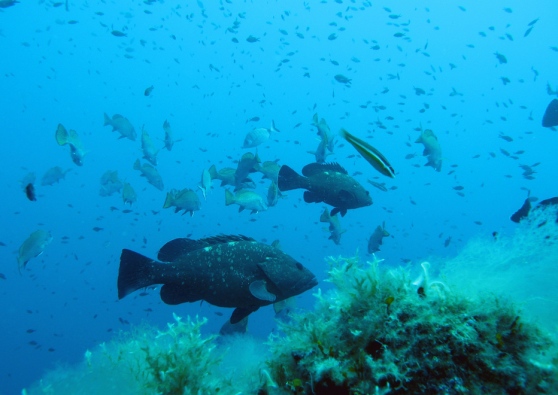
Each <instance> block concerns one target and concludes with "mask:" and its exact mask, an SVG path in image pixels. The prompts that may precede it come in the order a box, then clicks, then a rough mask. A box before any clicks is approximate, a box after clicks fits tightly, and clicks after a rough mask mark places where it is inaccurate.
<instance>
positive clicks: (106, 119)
mask: <svg viewBox="0 0 558 395" xmlns="http://www.w3.org/2000/svg"><path fill="white" fill-rule="evenodd" d="M104 116H105V123H104V125H103V126H107V125H112V119H110V117H109V116H108V115H107V113H106V112H105V113H104Z"/></svg>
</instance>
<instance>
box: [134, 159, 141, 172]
mask: <svg viewBox="0 0 558 395" xmlns="http://www.w3.org/2000/svg"><path fill="white" fill-rule="evenodd" d="M134 170H141V163H140V161H139V159H136V161H135V162H134Z"/></svg>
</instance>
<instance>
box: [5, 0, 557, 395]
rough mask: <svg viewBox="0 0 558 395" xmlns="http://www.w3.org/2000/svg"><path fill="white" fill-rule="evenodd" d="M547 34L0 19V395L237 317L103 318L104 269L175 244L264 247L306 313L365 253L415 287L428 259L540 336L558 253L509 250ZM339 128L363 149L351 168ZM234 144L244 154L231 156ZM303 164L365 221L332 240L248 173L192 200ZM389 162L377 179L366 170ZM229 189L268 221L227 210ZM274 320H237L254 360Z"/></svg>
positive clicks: (441, 5) (468, 15)
mask: <svg viewBox="0 0 558 395" xmlns="http://www.w3.org/2000/svg"><path fill="white" fill-rule="evenodd" d="M556 20H558V5H555V4H552V2H551V1H548V0H534V1H529V2H525V1H518V0H510V1H503V0H496V1H483V2H479V1H466V0H463V1H454V0H449V1H442V0H434V1H430V2H420V5H419V4H418V3H417V2H410V1H398V2H390V1H383V2H378V1H359V0H354V1H349V0H335V1H334V0H323V1H291V0H288V1H257V0H253V1H239V0H215V1H208V0H206V1H201V0H197V1H180V2H178V1H170V0H167V1H163V0H159V1H156V0H150V1H147V0H146V1H95V0H94V1H81V0H66V1H60V2H57V1H51V0H40V1H37V0H33V1H27V0H21V1H19V2H17V1H11V0H0V44H1V48H2V54H3V55H2V60H1V61H0V71H1V78H2V95H0V108H2V114H3V117H2V121H3V122H2V131H3V132H2V133H3V141H4V143H3V144H1V148H0V150H1V156H2V158H3V160H2V168H1V170H0V174H1V179H2V185H3V190H4V192H3V197H2V210H1V213H2V214H1V223H2V225H3V226H2V228H1V230H0V242H1V246H0V257H1V259H0V262H1V263H0V274H1V276H0V277H1V278H0V300H1V302H0V306H1V311H2V313H1V314H0V328H2V336H0V354H1V355H2V356H3V358H1V359H0V394H2V395H4V394H16V393H20V392H21V390H22V389H23V388H26V387H27V388H29V387H30V386H31V385H32V384H33V383H35V382H37V381H38V380H40V379H41V377H43V375H44V374H45V372H47V371H50V370H52V369H54V368H56V367H58V366H66V365H70V366H71V365H74V364H77V363H80V362H81V361H83V358H84V354H85V352H86V351H87V350H90V349H94V348H95V347H98V345H99V344H101V343H104V342H109V341H111V340H112V339H114V338H115V336H116V335H117V334H118V333H120V332H122V331H124V332H128V331H131V330H132V328H133V327H135V326H138V325H142V324H149V325H151V326H154V327H161V328H164V327H166V323H167V322H171V321H173V313H176V314H177V315H179V316H182V317H186V316H191V317H194V316H196V315H197V316H199V317H207V319H208V321H207V323H206V324H205V325H204V326H203V327H202V328H201V330H202V332H203V333H205V334H214V333H218V332H219V330H220V328H221V326H222V325H223V324H224V323H225V322H226V321H227V320H228V319H229V317H230V315H231V313H232V309H228V308H221V307H216V306H213V305H210V304H208V303H200V302H195V303H184V304H180V305H176V306H169V305H166V304H164V303H163V302H162V301H161V299H160V296H159V289H160V288H159V287H157V286H153V287H147V288H145V289H143V290H140V291H136V292H135V293H132V294H130V295H128V296H127V297H126V298H124V299H122V300H118V290H117V277H118V270H119V261H120V254H121V251H122V249H130V250H134V251H137V252H139V253H141V254H143V255H146V256H148V257H151V258H156V257H157V252H158V250H159V249H160V248H161V247H162V246H163V245H164V244H165V243H166V242H168V241H170V240H173V239H176V238H186V237H188V238H192V239H201V238H207V237H210V236H217V235H244V236H247V237H251V238H254V239H255V240H257V241H259V242H264V243H266V244H271V243H272V242H273V241H275V240H278V241H279V242H280V245H281V249H282V250H283V251H284V252H285V253H287V254H288V255H290V256H292V257H293V258H294V259H296V260H297V261H298V262H300V263H302V264H303V265H304V266H305V267H306V268H308V269H309V270H311V271H312V272H313V273H314V274H315V275H316V277H317V279H318V283H319V284H318V286H317V287H315V288H314V289H312V290H310V291H307V292H304V293H303V294H301V295H299V296H298V297H297V298H296V304H297V307H296V308H300V309H303V310H304V309H311V308H312V306H313V305H314V301H315V298H313V296H312V293H315V292H317V289H318V288H320V289H323V290H327V289H328V288H331V284H330V283H328V282H324V279H326V276H327V271H328V269H329V267H328V265H327V263H326V258H327V257H328V256H345V257H349V256H351V257H352V256H355V254H357V255H358V256H360V257H361V260H362V261H366V260H371V259H372V254H371V252H374V253H375V255H376V257H377V258H379V259H383V261H382V262H381V265H384V266H385V267H390V268H397V267H399V266H403V267H405V268H406V270H409V271H410V273H411V277H412V276H418V275H419V274H420V272H421V267H420V262H422V261H423V260H426V259H429V260H431V262H432V265H433V268H432V269H433V272H434V273H436V274H437V273H444V270H445V272H446V273H447V276H448V278H450V279H453V280H454V283H459V282H462V281H466V280H464V279H466V278H473V277H474V279H475V280H472V281H474V282H475V284H477V286H478V287H485V288H490V286H491V285H497V286H496V287H495V289H494V291H495V292H496V291H497V292H498V293H501V294H503V295H504V296H509V297H511V298H515V300H516V301H518V302H519V303H527V305H526V306H531V305H529V303H533V301H543V302H541V303H535V305H536V308H532V309H530V312H531V313H532V316H531V317H530V318H532V319H533V320H535V321H536V320H540V322H541V325H543V327H544V328H545V330H548V331H550V332H555V331H556V326H555V324H554V323H553V322H554V321H555V320H554V319H553V318H552V317H556V314H558V308H557V307H556V306H558V291H556V290H555V288H556V281H557V280H558V271H556V268H555V266H556V261H557V260H558V256H556V255H552V254H554V253H555V252H556V248H555V247H552V248H550V247H549V248H550V249H545V248H546V247H545V246H544V245H542V244H541V245H539V244H537V243H538V242H539V240H542V239H544V235H543V236H541V238H539V239H533V238H528V237H526V236H525V237H521V236H517V232H518V231H521V228H518V226H520V225H518V224H516V223H514V222H512V221H510V216H511V215H512V214H513V213H514V212H516V211H517V210H518V209H519V208H520V207H521V206H522V204H523V203H524V201H525V200H526V199H527V198H530V201H532V204H533V206H535V205H536V204H537V203H536V202H537V199H539V200H543V199H548V198H551V197H554V196H557V195H558V189H557V182H556V180H557V170H558V155H556V152H557V147H558V133H557V130H556V127H555V126H554V127H543V126H542V119H543V116H544V114H545V110H546V109H547V106H548V105H549V103H550V102H551V101H552V100H553V99H555V98H556V97H557V96H558V93H557V91H558V70H557V67H556V65H557V64H558V41H557V39H556V37H557V30H556ZM105 114H107V116H108V117H109V121H110V123H112V124H108V125H107V121H106V119H105ZM115 114H117V116H116V118H115V117H114V115H115ZM119 115H120V116H119ZM315 115H317V116H316V117H315ZM555 117H556V118H558V115H555ZM123 119H126V120H128V121H129V123H130V124H131V125H132V126H133V128H134V132H135V137H134V136H132V135H131V134H129V132H130V130H131V129H126V127H125V126H126V125H127V124H126V125H124V126H123V123H124V122H123V121H122V120H123ZM322 119H323V122H324V123H325V126H327V127H328V128H329V129H330V131H331V134H329V135H327V136H325V135H324V134H323V133H319V130H323V127H324V123H321V122H320V120H322ZM316 120H318V121H316ZM165 123H166V125H167V127H166V128H164V127H163V125H164V124H165ZM59 125H62V128H60V127H59ZM272 125H274V126H272ZM320 125H321V127H322V129H320ZM554 125H558V120H557V121H556V123H555V124H554ZM113 126H114V129H117V130H114V131H113ZM169 128H170V129H169ZM257 129H259V130H258V131H257V132H255V130H257ZM274 129H277V130H274ZM341 129H346V130H347V131H348V132H350V133H351V134H352V135H354V136H356V137H358V138H360V139H361V140H363V141H365V142H366V143H367V144H369V145H371V146H373V148H374V150H373V151H370V150H368V151H367V153H365V154H362V151H361V153H360V154H359V151H357V150H356V149H355V147H354V146H353V145H351V143H350V142H349V141H347V140H345V139H344V138H343V137H342V136H341V135H340V134H339V131H340V130H341ZM428 130H430V131H431V132H429V133H433V135H434V136H435V137H433V139H432V137H430V140H428V141H429V142H430V144H431V145H430V146H428V145H427V143H425V142H424V139H426V137H424V136H425V134H424V133H425V131H428ZM169 131H172V134H169ZM143 132H144V133H145V134H144V136H145V135H148V136H149V137H144V141H143V144H142V133H143ZM127 133H128V134H127ZM165 133H167V147H166V148H165V145H166V143H165ZM249 133H252V134H253V135H255V136H256V137H257V138H260V139H261V142H260V143H259V144H257V146H250V147H248V148H243V144H245V143H244V142H245V138H246V136H247V134H249ZM421 136H423V141H420V138H421ZM171 137H172V140H169V139H170V138H171ZM417 140H419V141H418V142H417ZM169 142H173V143H174V145H171V146H170V147H169ZM320 145H322V148H323V149H325V151H324V152H325V154H326V158H325V162H327V163H330V162H332V163H338V164H339V165H340V166H341V167H342V168H343V169H345V170H346V173H347V174H346V175H347V176H350V177H352V179H354V180H356V182H358V183H360V184H361V185H362V186H363V187H364V188H365V189H366V190H367V191H368V192H369V194H370V197H371V198H372V202H373V203H372V204H371V205H363V206H362V207H358V208H349V209H348V210H347V213H346V215H344V216H341V214H337V217H336V218H337V219H338V220H339V222H340V229H337V230H332V229H330V228H329V226H330V224H329V223H327V222H321V221H320V217H321V215H322V213H323V212H324V209H327V210H328V211H331V210H332V209H333V208H334V206H332V205H330V204H327V202H323V201H318V202H307V201H309V200H310V199H306V200H307V201H305V197H304V196H308V195H309V194H306V195H305V191H304V190H303V189H300V188H299V189H293V190H288V191H283V192H277V191H275V192H276V193H279V194H280V196H278V197H277V198H276V199H275V200H274V199H270V198H268V193H270V186H272V181H271V180H270V179H269V177H262V171H258V170H261V169H260V167H258V166H257V165H256V166H254V167H250V169H249V171H248V173H247V174H248V176H247V178H249V180H246V179H245V178H244V177H243V178H242V180H237V181H236V183H237V184H236V185H224V186H222V185H221V183H222V181H221V180H218V179H213V180H211V181H210V182H211V186H210V187H209V189H208V190H207V191H206V195H207V196H206V197H204V190H203V188H201V187H205V186H204V184H203V183H202V174H203V173H204V171H208V169H209V168H210V167H211V166H212V165H215V166H216V169H217V170H221V169H223V168H227V167H228V168H232V169H237V166H238V163H239V161H240V160H241V157H242V156H243V155H245V154H246V153H248V152H250V153H252V154H254V155H256V154H257V156H258V157H259V159H260V160H261V163H260V164H259V166H263V165H264V163H265V162H266V161H271V162H276V164H278V165H287V166H289V167H290V168H292V169H293V170H294V171H296V172H297V173H299V174H300V173H301V172H302V169H303V167H304V166H306V165H308V164H310V163H312V162H316V161H320V158H318V157H317V155H315V154H314V152H315V151H316V150H318V149H319V148H320ZM326 145H329V147H325V146H326ZM425 147H426V149H425ZM168 148H171V149H168ZM378 153H379V155H378ZM138 159H139V160H140V164H141V166H146V165H150V166H152V169H154V170H155V171H156V172H157V173H158V174H159V175H160V177H161V179H162V182H163V184H164V185H163V186H161V185H160V184H157V183H156V182H154V181H152V182H151V183H150V182H148V177H147V176H145V175H142V174H141V173H140V171H139V170H138V168H137V166H135V163H136V161H137V160H138ZM386 161H387V162H388V164H389V165H390V166H391V167H392V168H393V171H394V177H390V176H389V175H386V174H385V173H384V174H382V173H381V172H380V171H378V169H381V168H382V166H383V167H384V169H385V168H386ZM154 162H155V163H156V164H155V163H154ZM270 166H271V165H270ZM322 166H326V167H327V165H322ZM277 167H278V166H277ZM53 169H55V170H53ZM47 171H49V173H48V177H47V174H45V173H47ZM327 171H331V168H329V170H327ZM327 171H326V173H327ZM107 172H117V174H115V173H107ZM125 185H128V186H129V187H131V188H132V190H133V193H131V192H130V189H128V188H129V187H126V188H125V187H124V186H125ZM157 185H159V186H157ZM200 186H201V187H200ZM235 187H236V189H239V188H243V189H244V190H248V191H250V192H255V193H257V194H258V195H259V196H260V197H261V198H262V199H263V201H264V203H265V208H262V207H260V208H259V209H257V210H256V209H252V208H250V206H249V207H248V208H246V209H244V210H242V211H239V208H238V205H237V203H238V202H237V203H233V204H229V205H226V204H225V202H226V200H225V190H229V191H231V192H233V190H234V189H235ZM184 189H191V190H192V191H194V194H195V195H197V198H198V199H199V201H200V203H201V205H200V206H199V209H198V207H195V208H191V210H192V213H193V215H190V212H188V213H185V212H184V211H180V212H175V207H174V206H171V207H168V208H163V206H166V204H165V203H166V198H167V194H168V193H169V192H170V193H171V195H172V194H173V193H175V192H176V191H181V190H184ZM326 189H328V190H331V189H332V188H330V186H328V188H326ZM173 190H175V191H173ZM123 191H127V194H125V195H124V197H123V193H124V192H123ZM272 191H273V190H272ZM322 197H323V196H322ZM192 199H194V198H193V197H192ZM238 199H240V198H239V197H237V200H238ZM175 204H179V203H177V202H176V201H175ZM185 204H186V203H185ZM188 207H190V206H188ZM178 209H179V208H178V207H177V210H178ZM180 210H182V208H180ZM184 210H186V211H189V210H190V208H185V209H184ZM332 214H333V213H332ZM332 226H333V225H332ZM379 226H380V227H383V230H385V233H383V237H380V239H379V244H378V240H370V238H371V237H372V236H373V235H374V233H375V231H376V230H377V228H378V227H379ZM523 229H524V230H525V229H530V228H529V227H524V228H523ZM38 230H41V231H43V232H40V233H34V232H36V231H38ZM380 233H381V232H380ZM32 234H34V235H35V237H34V238H33V240H35V243H33V240H31V241H30V244H27V245H25V243H24V242H25V241H26V240H28V238H29V237H30V235H32ZM376 234H377V233H376ZM518 237H519V238H518ZM37 238H39V239H40V240H39V241H38V242H37ZM506 238H507V239H506ZM500 239H502V240H523V241H524V242H525V244H521V245H515V247H517V251H520V250H521V248H525V249H528V250H529V253H528V254H527V253H526V252H525V257H526V258H525V259H518V260H516V261H513V263H511V264H510V261H511V258H510V257H509V256H506V257H504V258H500V257H499V256H497V255H496V254H497V253H498V254H505V253H509V251H510V250H513V248H514V243H509V244H505V246H506V247H505V248H504V247H502V245H500V246H497V247H495V248H493V244H494V243H497V242H498V240H500ZM525 240H527V241H525ZM371 242H372V243H371ZM541 243H542V241H541ZM371 244H374V246H373V247H370V249H369V245H371ZM30 245H31V246H30ZM369 251H370V253H369ZM513 251H516V250H513ZM539 251H540V252H541V254H545V255H544V256H537V254H536V252H539ZM548 251H550V252H551V254H550V255H549V254H548ZM460 254H461V255H460ZM517 255H521V253H520V252H518V253H517ZM521 256H523V255H521ZM483 257H487V259H490V260H491V262H500V261H502V262H504V263H503V264H501V265H499V264H492V265H491V264H490V263H487V264H486V265H484V264H482V263H479V261H478V260H479V259H482V258H483ZM469 258H470V259H474V260H475V264H474V265H472V266H471V267H468V266H467V259H469ZM543 258H544V259H543ZM529 260H530V261H529ZM534 261H537V264H535V263H533V262H534ZM446 262H447V264H446ZM508 264H509V265H508ZM487 266H489V270H487V271H486V272H483V270H484V268H486V267H487ZM512 266H513V270H511V271H510V267H512ZM506 270H507V272H506V273H505V275H501V272H502V271H506ZM473 272H474V276H471V274H472V273H473ZM502 278H505V279H506V282H505V283H501V282H499V281H500V280H502ZM480 279H482V281H481V280H480ZM518 288H519V289H521V291H520V292H517V290H518ZM524 306H525V305H524ZM528 310H529V309H528ZM274 315H275V313H274V310H273V309H272V308H271V307H269V306H268V307H262V308H260V309H259V310H258V311H256V312H254V313H252V314H251V315H250V317H249V323H248V332H249V333H250V334H252V335H254V336H255V337H256V338H260V339H266V338H267V336H268V335H269V334H270V333H272V332H273V333H275V332H276V331H277V328H276V323H275V319H274V318H275V317H274Z"/></svg>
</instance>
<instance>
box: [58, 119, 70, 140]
mask: <svg viewBox="0 0 558 395" xmlns="http://www.w3.org/2000/svg"><path fill="white" fill-rule="evenodd" d="M55 137H56V142H57V143H58V145H65V144H67V143H68V137H69V135H68V131H67V130H66V128H65V127H64V125H62V124H61V123H59V124H58V128H57V129H56V134H55Z"/></svg>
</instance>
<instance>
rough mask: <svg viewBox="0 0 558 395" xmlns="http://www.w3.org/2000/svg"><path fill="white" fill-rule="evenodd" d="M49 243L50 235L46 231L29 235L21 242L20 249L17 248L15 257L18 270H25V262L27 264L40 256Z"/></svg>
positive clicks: (38, 231) (40, 230)
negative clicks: (17, 251)
mask: <svg viewBox="0 0 558 395" xmlns="http://www.w3.org/2000/svg"><path fill="white" fill-rule="evenodd" d="M51 241H52V235H51V234H50V232H47V231H46V230H42V229H39V230H36V231H35V232H33V233H31V234H30V235H29V237H28V238H27V239H26V240H25V241H24V242H23V244H22V245H21V247H19V253H18V256H17V264H18V268H19V270H20V271H21V269H23V268H25V265H27V262H29V261H30V260H31V259H32V258H35V257H38V256H39V255H41V254H42V253H43V251H44V250H45V248H46V247H47V246H48V245H49V244H50V242H51Z"/></svg>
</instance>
